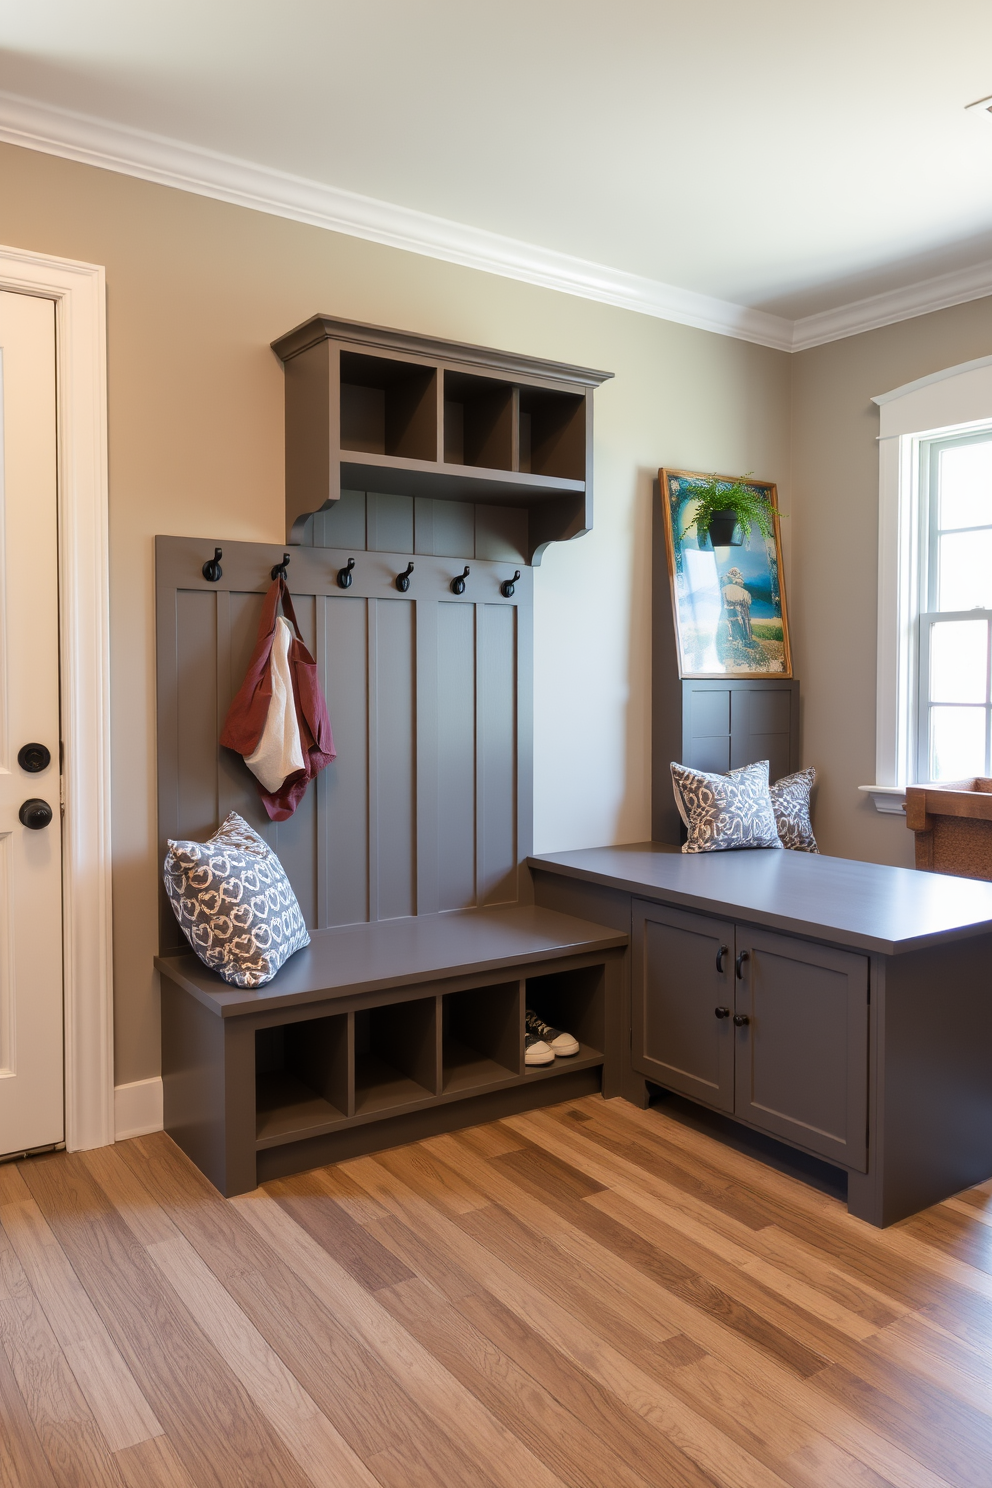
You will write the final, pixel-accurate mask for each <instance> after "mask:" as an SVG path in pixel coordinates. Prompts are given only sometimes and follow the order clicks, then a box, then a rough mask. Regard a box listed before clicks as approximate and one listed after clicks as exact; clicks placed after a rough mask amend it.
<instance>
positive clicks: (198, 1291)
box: [148, 1237, 376, 1488]
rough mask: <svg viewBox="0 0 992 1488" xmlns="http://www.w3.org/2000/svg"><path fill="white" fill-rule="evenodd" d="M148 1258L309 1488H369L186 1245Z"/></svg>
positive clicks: (370, 1482) (169, 1243)
mask: <svg viewBox="0 0 992 1488" xmlns="http://www.w3.org/2000/svg"><path fill="white" fill-rule="evenodd" d="M148 1253H149V1255H150V1256H151V1258H152V1260H153V1261H154V1262H155V1265H156V1266H157V1267H158V1268H159V1270H160V1271H161V1272H162V1273H163V1275H164V1276H165V1277H166V1279H167V1280H168V1281H169V1283H170V1284H171V1286H172V1288H173V1290H174V1291H175V1292H176V1294H177V1296H178V1297H179V1298H180V1300H181V1301H182V1303H183V1305H184V1306H185V1307H186V1308H188V1309H189V1311H190V1312H191V1313H192V1314H193V1316H194V1317H196V1318H197V1320H198V1322H199V1324H200V1327H201V1328H202V1329H203V1331H204V1333H205V1334H206V1335H207V1337H208V1338H209V1339H210V1341H211V1342H212V1343H213V1345H214V1347H215V1348H216V1349H217V1351H218V1353H219V1354H221V1355H222V1356H223V1358H224V1359H225V1360H226V1361H227V1363H228V1364H229V1365H230V1367H231V1368H232V1369H233V1370H234V1373H235V1374H236V1375H237V1376H238V1379H240V1381H241V1383H242V1384H243V1385H244V1387H245V1389H246V1390H247V1391H248V1393H249V1395H250V1396H251V1397H252V1399H253V1400H254V1401H255V1404H256V1405H257V1406H258V1407H259V1409H260V1410H261V1411H262V1413H263V1414H264V1415H265V1416H266V1417H267V1418H268V1420H269V1422H270V1423H271V1425H272V1426H273V1427H274V1429H275V1430H276V1431H277V1432H278V1433H279V1435H280V1436H281V1437H282V1440H283V1441H284V1442H285V1444H286V1446H287V1447H288V1448H289V1450H290V1452H291V1453H292V1454H293V1456H294V1457H295V1459H296V1461H297V1462H298V1463H299V1465H300V1467H302V1469H303V1471H304V1472H305V1473H306V1474H307V1476H308V1478H309V1479H310V1481H311V1483H312V1484H313V1488H375V1483H376V1480H375V1478H373V1476H372V1474H371V1473H370V1472H369V1471H368V1469H367V1468H366V1467H365V1465H364V1463H363V1462H362V1461H361V1460H360V1458H358V1457H357V1456H356V1455H355V1454H354V1452H352V1450H351V1448H350V1447H349V1446H348V1445H347V1443H346V1442H345V1441H344V1440H343V1439H342V1438H341V1437H340V1436H339V1435H338V1433H337V1432H336V1431H335V1430H334V1428H333V1427H332V1426H331V1423H330V1422H329V1421H328V1420H326V1419H325V1417H324V1416H323V1415H322V1414H321V1412H320V1410H319V1409H318V1408H317V1406H316V1405H315V1403H314V1402H313V1400H311V1398H310V1396H309V1395H308V1394H307V1393H306V1391H305V1390H304V1389H303V1388H302V1386H301V1385H300V1383H299V1381H298V1380H297V1379H296V1377H295V1375H293V1374H291V1373H290V1371H289V1370H288V1369H287V1368H286V1366H285V1364H283V1362H282V1360H281V1359H280V1358H279V1357H278V1356H277V1355H276V1354H275V1353H274V1352H273V1351H272V1349H270V1348H269V1346H268V1344H267V1343H266V1342H265V1340H264V1339H263V1338H262V1337H261V1335H260V1334H259V1332H258V1331H257V1329H255V1328H254V1327H253V1326H252V1325H251V1323H249V1321H248V1319H247V1318H246V1317H245V1315H244V1313H243V1312H242V1311H241V1309H240V1308H239V1307H238V1305H237V1303H236V1302H235V1301H234V1299H233V1298H232V1297H231V1296H230V1295H229V1294H228V1292H226V1291H225V1289H224V1288H223V1287H222V1286H221V1284H220V1282H219V1281H218V1280H217V1278H216V1277H215V1276H214V1274H213V1272H212V1271H211V1270H210V1268H209V1267H208V1266H206V1265H205V1264H204V1262H203V1261H202V1260H201V1259H200V1257H199V1256H198V1255H197V1253H196V1251H195V1250H194V1249H193V1247H192V1246H191V1245H190V1243H189V1241H188V1240H185V1239H183V1238H182V1237H179V1238H177V1239H174V1240H160V1241H158V1242H157V1243H156V1244H155V1245H152V1246H150V1247H149V1252H148Z"/></svg>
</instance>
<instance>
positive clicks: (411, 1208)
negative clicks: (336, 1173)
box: [348, 1158, 778, 1485]
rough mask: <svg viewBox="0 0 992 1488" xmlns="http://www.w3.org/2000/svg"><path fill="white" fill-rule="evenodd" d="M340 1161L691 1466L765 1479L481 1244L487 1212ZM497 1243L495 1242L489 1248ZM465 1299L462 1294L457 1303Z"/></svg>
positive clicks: (759, 1467)
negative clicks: (454, 1206)
mask: <svg viewBox="0 0 992 1488" xmlns="http://www.w3.org/2000/svg"><path fill="white" fill-rule="evenodd" d="M497 1161H499V1160H497ZM348 1166H349V1170H350V1171H351V1172H352V1173H353V1175H354V1176H356V1177H357V1178H358V1181H359V1182H361V1183H363V1184H367V1185H368V1186H369V1190H370V1192H373V1193H374V1194H375V1196H376V1197H377V1198H379V1200H380V1202H382V1203H384V1204H386V1205H387V1207H393V1206H394V1205H395V1212H396V1215H397V1216H398V1217H399V1218H401V1219H402V1220H403V1221H404V1222H406V1223H408V1224H409V1225H410V1227H411V1228H414V1229H417V1228H420V1231H421V1234H422V1236H425V1235H426V1236H430V1237H432V1238H433V1239H434V1241H435V1242H436V1243H442V1244H443V1245H444V1248H445V1249H446V1250H448V1251H450V1252H453V1253H454V1254H455V1255H456V1257H457V1259H458V1260H459V1262H460V1264H461V1265H463V1266H464V1267H465V1268H466V1269H467V1270H468V1271H469V1274H470V1275H471V1276H472V1277H473V1279H474V1280H475V1281H476V1282H477V1284H478V1285H480V1286H481V1287H482V1288H483V1289H484V1290H486V1291H488V1292H491V1293H492V1294H493V1295H494V1296H495V1297H496V1298H497V1300H498V1301H500V1302H501V1303H503V1304H504V1306H506V1307H508V1308H509V1309H510V1310H511V1311H513V1312H515V1313H516V1314H517V1316H518V1317H521V1318H522V1319H523V1320H524V1321H526V1322H527V1323H528V1325H529V1326H531V1327H532V1328H533V1329H534V1331H536V1332H537V1333H539V1334H540V1335H541V1336H542V1337H543V1338H544V1339H545V1341H546V1342H548V1343H550V1344H551V1345H552V1346H553V1347H556V1348H557V1349H558V1350H559V1351H560V1352H562V1353H563V1354H564V1355H565V1356H566V1357H567V1358H568V1359H569V1360H570V1361H571V1363H572V1364H574V1365H576V1366H577V1367H578V1368H579V1369H581V1370H584V1371H585V1372H586V1373H587V1374H588V1375H589V1377H590V1378H591V1379H592V1380H593V1381H594V1382H595V1383H596V1384H597V1385H599V1386H600V1387H601V1388H603V1389H604V1390H606V1391H608V1392H609V1393H611V1394H612V1395H614V1396H615V1397H616V1398H617V1400H619V1401H620V1402H621V1403H622V1404H625V1405H627V1406H628V1407H629V1408H630V1409H632V1410H633V1411H634V1412H635V1413H636V1414H638V1415H640V1416H641V1417H642V1418H643V1419H645V1420H646V1421H648V1422H649V1424H651V1425H652V1426H653V1427H654V1428H655V1429H656V1430H658V1431H660V1432H661V1433H662V1434H663V1435H665V1436H667V1437H668V1438H669V1439H670V1441H672V1443H673V1444H674V1445H675V1446H677V1447H678V1448H679V1450H680V1451H681V1452H683V1453H684V1454H685V1455H686V1456H688V1457H690V1459H691V1460H692V1461H694V1462H695V1463H696V1465H697V1466H699V1467H700V1468H702V1470H703V1471H706V1472H709V1473H710V1475H711V1476H715V1480H716V1481H717V1482H721V1483H724V1482H726V1483H731V1482H733V1483H735V1484H740V1485H743V1484H745V1483H755V1484H756V1483H759V1482H768V1481H769V1479H770V1478H771V1477H772V1476H773V1475H771V1474H769V1473H768V1472H767V1470H766V1469H765V1468H764V1466H763V1464H761V1463H759V1462H757V1461H756V1460H754V1459H753V1458H751V1457H749V1456H748V1455H747V1454H745V1453H742V1452H740V1451H739V1450H736V1449H732V1448H731V1444H729V1443H728V1442H727V1441H726V1440H719V1439H714V1436H713V1433H712V1432H711V1431H709V1430H708V1429H707V1428H706V1427H705V1425H704V1423H703V1422H702V1421H701V1420H700V1418H699V1417H698V1416H697V1415H696V1413H695V1412H694V1411H693V1410H692V1408H691V1407H687V1406H686V1405H685V1404H684V1403H683V1402H682V1401H681V1400H679V1399H678V1398H677V1397H676V1396H675V1395H673V1394H672V1393H671V1392H670V1391H668V1390H666V1389H664V1388H663V1387H662V1386H660V1385H659V1384H658V1382H657V1381H656V1380H654V1379H653V1378H651V1376H649V1375H647V1374H646V1373H645V1372H644V1371H643V1370H641V1369H639V1368H638V1367H636V1366H635V1365H633V1364H631V1363H630V1362H629V1361H628V1360H627V1359H626V1358H625V1357H623V1356H622V1355H621V1354H620V1353H619V1352H618V1351H617V1350H615V1349H613V1348H611V1347H610V1346H609V1345H607V1344H605V1343H604V1342H603V1340H602V1339H601V1338H600V1337H598V1336H597V1335H596V1334H594V1333H593V1332H592V1331H591V1330H590V1329H588V1328H587V1327H586V1326H585V1324H584V1323H583V1321H582V1320H581V1319H580V1318H578V1317H575V1316H573V1315H572V1314H571V1313H570V1312H568V1311H567V1310H566V1309H565V1308H564V1307H562V1306H560V1305H558V1304H557V1303H554V1302H551V1301H549V1300H548V1298H547V1296H546V1295H545V1293H544V1292H543V1291H542V1290H541V1289H540V1288H539V1287H537V1286H534V1285H532V1284H531V1283H529V1282H527V1281H525V1280H524V1279H523V1277H522V1276H521V1275H520V1274H519V1273H516V1272H514V1271H513V1270H512V1269H511V1267H510V1266H508V1265H506V1264H505V1263H504V1262H503V1261H502V1259H501V1258H500V1256H499V1255H498V1254H497V1253H496V1251H494V1250H487V1248H486V1246H485V1244H484V1243H483V1242H482V1241H481V1240H479V1239H477V1238H475V1237H474V1235H473V1233H472V1232H473V1231H475V1229H476V1228H477V1227H478V1228H479V1229H480V1232H481V1234H482V1235H483V1236H485V1237H486V1238H488V1239H491V1238H492V1236H491V1232H488V1231H487V1226H486V1221H487V1219H488V1217H489V1211H481V1210H477V1211H474V1212H473V1213H472V1214H469V1215H463V1216H460V1217H459V1218H458V1219H457V1221H456V1220H455V1219H449V1218H448V1217H446V1216H445V1215H443V1214H442V1213H441V1212H440V1211H439V1210H435V1209H432V1207H431V1206H430V1205H429V1204H428V1203H427V1202H426V1201H425V1200H422V1199H420V1198H419V1197H418V1196H417V1195H416V1194H414V1193H413V1192H412V1191H411V1190H409V1189H406V1188H405V1186H404V1185H403V1184H402V1183H400V1182H399V1181H398V1180H397V1179H395V1178H393V1177H392V1175H387V1174H385V1173H384V1170H383V1168H382V1166H381V1165H380V1163H379V1162H378V1161H377V1160H375V1159H371V1158H363V1159H358V1160H357V1161H355V1162H352V1163H349V1165H348ZM461 1229H463V1230H465V1231H466V1233H465V1234H463V1235H462V1236H461V1237H460V1238H459V1236H458V1235H457V1233H456V1231H457V1230H461ZM501 1249H502V1244H501V1242H500V1244H499V1245H497V1247H496V1250H501ZM467 1305H468V1304H467V1303H466V1302H465V1301H464V1300H463V1302H462V1304H461V1306H462V1308H463V1309H464V1308H465V1307H466V1306H467ZM776 1481H778V1480H777V1479H776Z"/></svg>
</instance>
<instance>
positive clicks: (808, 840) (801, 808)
mask: <svg viewBox="0 0 992 1488" xmlns="http://www.w3.org/2000/svg"><path fill="white" fill-rule="evenodd" d="M815 780H816V771H815V770H814V769H813V767H812V765H811V766H810V767H809V769H808V770H797V771H796V773H795V775H783V777H782V779H781V780H776V782H775V784H774V785H772V786H769V790H768V793H769V795H770V796H771V798H772V810H773V811H774V812H775V825H776V826H777V827H778V835H779V837H780V838H781V839H782V846H783V847H791V848H792V850H793V851H794V852H815V853H818V852H819V851H820V849H819V848H818V847H817V845H816V838H815V837H814V836H813V823H812V822H811V821H810V817H809V793H810V791H811V790H812V789H813V782H814V781H815Z"/></svg>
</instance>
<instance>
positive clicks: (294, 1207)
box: [266, 1173, 411, 1292]
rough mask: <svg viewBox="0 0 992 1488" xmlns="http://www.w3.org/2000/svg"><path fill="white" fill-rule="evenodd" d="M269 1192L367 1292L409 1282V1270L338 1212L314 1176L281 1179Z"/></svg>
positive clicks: (336, 1206) (352, 1220)
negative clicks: (401, 1282)
mask: <svg viewBox="0 0 992 1488" xmlns="http://www.w3.org/2000/svg"><path fill="white" fill-rule="evenodd" d="M266 1189H267V1192H268V1193H270V1194H271V1195H272V1197H273V1198H274V1199H275V1200H276V1202H277V1203H279V1204H281V1205H282V1207H283V1208H284V1209H285V1210H286V1213H287V1214H289V1215H291V1216H292V1217H293V1218H294V1219H295V1220H296V1222H297V1224H299V1225H302V1226H303V1228H304V1229H305V1230H306V1231H307V1232H308V1233H309V1234H311V1235H313V1236H314V1238H315V1239H316V1240H319V1241H320V1243H321V1245H323V1246H324V1248H325V1250H327V1251H329V1252H330V1254H331V1255H333V1256H335V1257H336V1259H337V1260H338V1261H339V1262H340V1264H341V1265H342V1266H343V1267H344V1269H345V1270H346V1271H347V1272H348V1275H349V1276H353V1277H354V1279H355V1280H356V1281H358V1282H360V1283H361V1284H362V1286H363V1287H365V1288H366V1290H367V1291H370V1292H375V1291H377V1290H378V1289H379V1287H384V1286H393V1285H394V1284H395V1283H396V1282H398V1281H407V1280H409V1277H410V1275H411V1273H410V1272H409V1271H408V1270H407V1268H406V1267H405V1266H403V1265H402V1264H401V1263H400V1262H399V1261H397V1259H396V1257H395V1256H394V1255H393V1253H392V1252H391V1251H389V1250H387V1249H386V1248H385V1246H383V1245H380V1244H379V1242H378V1241H377V1240H376V1239H375V1237H374V1236H372V1235H370V1234H369V1233H368V1231H367V1230H365V1229H363V1228H362V1226H361V1225H360V1224H359V1223H358V1222H357V1221H356V1220H354V1219H352V1218H351V1217H350V1216H349V1215H348V1214H346V1213H345V1212H344V1210H343V1209H341V1208H339V1206H338V1205H337V1204H336V1203H335V1202H334V1200H333V1198H332V1197H331V1195H330V1194H329V1193H328V1192H327V1190H326V1188H324V1187H323V1186H322V1185H321V1184H320V1183H319V1182H317V1181H316V1180H315V1179H314V1177H313V1175H312V1174H310V1173H300V1174H299V1175H298V1176H297V1177H294V1178H281V1179H279V1180H278V1181H277V1182H275V1183H269V1184H267V1185H266Z"/></svg>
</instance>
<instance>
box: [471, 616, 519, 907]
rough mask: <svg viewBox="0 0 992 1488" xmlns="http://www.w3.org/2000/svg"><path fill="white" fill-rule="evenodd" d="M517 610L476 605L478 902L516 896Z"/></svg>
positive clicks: (503, 900) (500, 901) (498, 901)
mask: <svg viewBox="0 0 992 1488" xmlns="http://www.w3.org/2000/svg"><path fill="white" fill-rule="evenodd" d="M516 615H517V612H516V608H515V607H514V606H512V605H496V604H481V605H477V606H476V616H477V626H478V720H479V748H478V754H479V766H478V805H477V811H478V832H479V868H478V885H479V888H478V894H479V903H480V904H483V905H485V904H506V903H511V902H513V901H514V900H515V899H516V897H517V882H516V879H517V875H516V867H517V833H516V787H517V759H516V751H517V708H516V692H517V686H516V682H517V678H516V673H517V667H516Z"/></svg>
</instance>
